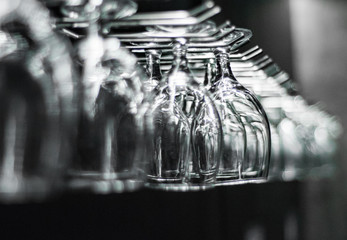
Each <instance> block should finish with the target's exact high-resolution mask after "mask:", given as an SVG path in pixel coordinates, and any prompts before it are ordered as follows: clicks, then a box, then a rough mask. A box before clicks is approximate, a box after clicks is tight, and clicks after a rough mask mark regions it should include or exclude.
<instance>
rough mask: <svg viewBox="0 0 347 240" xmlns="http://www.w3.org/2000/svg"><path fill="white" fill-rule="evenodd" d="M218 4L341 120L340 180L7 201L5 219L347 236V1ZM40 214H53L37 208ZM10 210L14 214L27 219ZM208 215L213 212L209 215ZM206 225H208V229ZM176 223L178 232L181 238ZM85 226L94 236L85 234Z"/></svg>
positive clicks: (167, 6)
mask: <svg viewBox="0 0 347 240" xmlns="http://www.w3.org/2000/svg"><path fill="white" fill-rule="evenodd" d="M136 2H137V3H138V4H139V12H141V11H152V10H154V9H153V8H155V10H183V9H191V8H192V7H194V6H196V5H198V4H200V3H201V2H203V0H137V1H136ZM215 3H216V5H219V6H221V7H222V12H221V13H220V14H218V15H217V16H216V17H215V18H214V20H215V21H216V23H217V24H220V23H222V22H224V21H225V20H226V19H229V20H230V21H231V23H232V24H235V25H236V26H238V27H241V28H248V29H251V30H252V31H253V37H252V39H251V43H252V45H259V46H260V47H261V48H262V49H263V50H264V52H265V53H266V54H268V55H269V56H270V57H271V58H272V59H273V60H274V61H275V62H276V63H278V65H279V66H280V67H281V68H282V69H284V70H285V71H286V72H288V73H289V74H290V76H291V77H292V79H293V80H294V81H295V82H296V84H297V88H298V90H299V93H300V94H301V95H302V96H303V97H304V98H305V99H306V100H307V101H308V103H310V104H314V103H317V102H320V103H321V106H323V109H324V110H325V111H327V112H328V113H330V114H332V115H335V116H337V117H338V118H339V120H340V122H341V123H342V125H343V128H344V129H345V132H344V133H343V136H342V137H341V140H340V149H341V150H340V152H339V153H338V157H337V158H336V166H337V168H336V174H335V175H334V176H333V177H332V178H331V179H310V180H306V181H303V182H298V181H294V182H289V183H281V182H275V183H270V184H269V185H267V184H261V185H259V186H256V187H255V185H252V184H250V185H249V186H235V187H232V188H229V189H228V190H227V189H226V188H221V189H220V190H218V191H214V190H212V191H206V192H198V193H182V194H177V193H162V192H155V191H153V192H150V193H149V194H148V192H146V191H142V192H141V191H140V192H138V193H135V195H130V194H121V195H108V196H104V197H100V196H90V195H86V196H85V195H69V196H63V197H61V198H59V197H58V198H56V199H53V200H52V201H51V202H49V203H43V204H41V205H39V204H33V205H30V207H27V208H26V207H25V206H16V205H12V206H6V205H0V212H2V213H3V216H5V217H3V218H1V219H0V225H2V226H3V224H7V225H5V226H10V225H11V226H10V227H11V229H15V228H17V227H18V229H26V231H24V232H29V233H30V232H31V231H33V232H36V231H37V232H39V234H41V233H42V236H45V237H46V239H47V238H48V239H55V238H54V236H52V234H51V232H54V231H55V234H56V235H55V237H56V238H57V239H58V238H59V237H60V238H59V239H61V238H67V239H69V238H70V237H71V236H76V237H78V236H79V237H81V236H87V235H88V236H89V234H90V233H91V232H92V231H93V230H95V231H98V237H100V238H102V237H105V238H106V237H107V238H109V237H110V233H111V232H113V231H115V232H117V230H118V229H121V230H123V232H124V233H127V234H131V235H122V231H120V232H117V234H118V236H120V239H146V238H144V236H152V235H155V236H159V238H158V239H168V238H169V239H170V238H175V239H177V238H176V236H177V237H182V236H180V235H181V233H183V232H185V230H187V231H186V232H187V235H186V236H187V237H192V238H193V239H195V238H199V239H218V238H220V239H227V238H229V237H230V236H234V234H235V232H236V233H239V234H240V235H243V236H244V238H245V239H248V240H265V239H264V238H265V237H264V236H265V234H264V233H263V232H264V231H267V230H268V229H266V230H264V229H263V228H262V225H261V224H263V225H270V227H271V228H272V229H274V231H273V234H274V235H275V236H278V235H277V233H278V232H279V233H280V234H282V235H283V236H284V239H285V240H294V239H309V240H311V239H312V240H317V239H319V240H321V239H347V191H346V188H347V176H346V174H345V172H347V162H346V161H347V153H346V152H345V151H344V149H345V148H347V134H346V132H347V130H346V129H347V107H346V105H347V95H346V93H345V92H346V90H347V66H346V65H347V50H346V49H347V41H346V39H347V1H344V0H215ZM0 8H1V4H0ZM134 196H135V197H134ZM81 199H83V201H81ZM168 199H169V200H170V201H167V200H168ZM235 199H236V200H235ZM229 200H233V202H227V201H229ZM124 206H125V207H124ZM292 209H294V210H292ZM201 210H203V211H204V212H201ZM40 211H41V212H43V213H40V214H37V213H39V212H40ZM243 211H244V212H243ZM172 213H173V216H172V215H171V214H172ZM187 213H188V215H189V218H187ZM6 216H11V219H12V220H11V221H12V222H16V223H17V225H13V224H12V222H11V221H8V219H7V217H6ZM201 216H209V217H211V218H210V219H209V218H208V219H207V220H206V219H204V218H202V217H201ZM235 216H236V218H235ZM252 217H254V219H256V221H253V219H250V218H252ZM17 218H18V219H17ZM271 218H272V219H271ZM46 219H49V221H46ZM146 219H152V220H153V219H155V220H157V219H159V221H146ZM162 219H165V220H167V219H169V220H171V222H170V221H168V223H165V221H162ZM211 219H212V220H211ZM259 219H260V220H259ZM278 219H279V221H277V220H278ZM17 221H18V222H17ZM181 221H182V222H183V223H185V224H184V226H183V227H182V229H180V231H177V229H170V226H167V228H166V225H169V224H173V223H175V224H177V225H173V226H181V225H180V224H179V223H180V222H181ZM252 221H253V222H255V224H253V222H252ZM257 221H258V222H257ZM47 222H49V223H47ZM76 223H78V224H76ZM204 223H208V224H207V228H206V229H205V228H204V227H206V226H205V225H204ZM221 223H223V224H221ZM72 224H73V225H74V226H73V227H74V234H72V235H69V233H68V231H67V230H68V229H67V226H68V227H70V225H72ZM157 224H159V226H161V227H162V228H160V227H158V226H157ZM160 224H162V225H160ZM233 224H234V225H233ZM252 224H253V225H252ZM115 225H117V226H115ZM182 225H183V224H182ZM39 226H49V227H48V228H46V229H43V231H42V232H41V230H34V229H38V228H39ZM86 226H88V227H86ZM136 227H137V228H138V229H136ZM220 227H222V228H223V229H220ZM57 228H58V229H59V228H60V230H61V229H64V231H62V232H63V233H60V234H58V233H57ZM117 228H118V229H117ZM228 228H230V229H232V228H233V229H232V230H230V229H228ZM238 228H240V229H238ZM280 228H281V229H280ZM282 228H283V229H282ZM141 229H142V231H143V230H145V231H146V232H141ZM151 229H155V231H156V232H155V233H153V232H151ZM167 229H170V230H172V232H170V233H169V234H172V236H171V237H170V236H168V235H169V234H168V232H167V231H166V230H167ZM235 229H236V230H235ZM244 229H246V230H245V231H244ZM279 229H280V230H279ZM51 230H52V231H51ZM221 230H222V231H221ZM276 230H277V231H276ZM81 232H83V233H84V234H85V235H80V234H81ZM219 232H222V233H219ZM244 232H245V233H244ZM196 234H197V235H196ZM274 235H273V236H274ZM0 236H2V235H1V228H0ZM62 236H64V237H62ZM91 236H92V234H91ZM115 236H117V235H115ZM236 236H237V235H236ZM269 236H271V233H270V235H269ZM153 239H155V238H153ZM235 239H238V238H235ZM271 239H278V238H271Z"/></svg>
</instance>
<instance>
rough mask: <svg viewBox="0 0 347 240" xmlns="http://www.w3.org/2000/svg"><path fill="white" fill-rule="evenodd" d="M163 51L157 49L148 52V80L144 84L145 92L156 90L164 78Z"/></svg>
mask: <svg viewBox="0 0 347 240" xmlns="http://www.w3.org/2000/svg"><path fill="white" fill-rule="evenodd" d="M160 57H161V51H160V50H156V49H148V50H146V60H147V65H146V73H147V76H148V79H147V80H146V81H145V82H144V83H143V85H144V87H145V91H148V92H151V91H153V90H154V89H156V88H157V87H158V86H159V84H160V82H161V80H162V78H163V76H162V73H161V70H160Z"/></svg>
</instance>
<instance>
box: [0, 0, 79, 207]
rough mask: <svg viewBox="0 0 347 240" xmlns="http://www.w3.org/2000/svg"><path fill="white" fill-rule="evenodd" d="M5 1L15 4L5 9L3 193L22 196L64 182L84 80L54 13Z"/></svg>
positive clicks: (1, 45)
mask: <svg viewBox="0 0 347 240" xmlns="http://www.w3.org/2000/svg"><path fill="white" fill-rule="evenodd" d="M1 5H2V6H3V7H4V8H2V10H4V9H8V10H9V9H10V8H11V6H12V7H14V8H13V9H12V10H11V11H8V12H6V11H1V12H0V19H1V20H0V39H1V40H0V49H1V50H0V52H1V54H0V55H1V56H0V75H1V77H0V99H1V101H0V198H1V200H8V199H11V200H12V199H13V200H14V201H17V200H18V201H21V200H27V199H32V198H40V197H43V196H44V195H46V194H47V193H50V192H52V191H54V190H58V189H59V188H60V187H62V179H63V178H62V175H63V173H64V170H66V165H67V163H68V162H69V160H71V158H72V155H73V152H74V148H73V146H75V134H74V133H75V129H76V126H77V123H76V113H77V87H78V82H77V80H76V78H75V77H76V76H75V73H74V69H73V67H72V66H73V64H72V60H71V58H70V55H69V51H70V49H69V47H68V45H67V44H66V42H64V41H63V40H62V39H60V38H59V37H58V36H57V35H55V34H54V33H53V31H52V29H51V27H50V22H49V14H48V12H47V11H46V10H45V9H44V8H42V6H41V5H40V4H38V3H37V2H36V1H31V0H28V1H2V3H1ZM56 46H59V47H58V48H57V47H56ZM57 187H58V188H57Z"/></svg>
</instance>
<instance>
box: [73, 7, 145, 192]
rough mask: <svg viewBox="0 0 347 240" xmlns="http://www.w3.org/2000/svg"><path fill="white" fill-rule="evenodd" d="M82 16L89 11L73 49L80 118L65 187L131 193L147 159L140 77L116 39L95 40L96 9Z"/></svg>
mask: <svg viewBox="0 0 347 240" xmlns="http://www.w3.org/2000/svg"><path fill="white" fill-rule="evenodd" d="M89 4H90V3H89ZM91 5H92V4H91ZM85 11H86V12H88V11H92V12H90V14H89V27H88V34H87V37H86V38H85V39H83V40H82V42H80V45H79V55H80V60H81V62H82V63H83V81H82V88H81V93H80V96H81V114H80V119H79V120H80V121H79V129H78V155H77V156H76V158H75V159H74V161H73V164H72V167H71V170H70V187H71V188H73V189H85V190H91V191H94V192H97V193H108V192H124V191H134V190H136V189H138V188H139V187H141V186H142V185H143V177H144V170H143V169H142V166H145V164H144V163H143V161H144V160H146V159H147V158H146V157H145V153H144V151H145V150H144V149H145V148H144V146H145V141H143V138H142V137H143V136H144V134H145V129H144V126H145V124H144V123H145V122H144V120H143V114H142V113H144V112H145V111H144V110H142V109H143V106H142V102H143V100H144V97H145V96H144V91H143V89H142V83H141V81H143V79H145V78H146V77H145V75H144V74H143V73H142V72H141V71H140V69H139V68H137V67H136V58H135V57H134V56H132V55H131V54H130V53H129V52H127V51H126V50H124V49H122V48H120V42H119V41H118V40H117V39H114V38H103V37H101V36H100V35H99V30H98V22H97V21H98V20H97V19H94V17H93V16H94V15H95V12H94V11H100V6H99V5H98V6H85ZM87 15H88V14H87ZM146 131H147V129H146ZM140 157H141V158H142V157H143V158H144V160H141V161H140ZM140 165H141V167H140Z"/></svg>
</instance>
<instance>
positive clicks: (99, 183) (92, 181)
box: [68, 171, 143, 194]
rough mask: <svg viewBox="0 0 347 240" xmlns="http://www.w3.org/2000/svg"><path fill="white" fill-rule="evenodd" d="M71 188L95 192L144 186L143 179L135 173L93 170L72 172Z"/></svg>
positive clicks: (129, 189) (130, 189) (69, 186)
mask: <svg viewBox="0 0 347 240" xmlns="http://www.w3.org/2000/svg"><path fill="white" fill-rule="evenodd" d="M69 178H70V180H69V181H68V188H69V189H70V190H77V191H78V190H79V191H92V192H94V193H100V194H107V193H122V192H133V191H136V190H138V189H139V188H141V187H142V186H143V181H142V180H141V179H137V178H135V177H134V175H133V174H124V173H121V174H118V173H100V172H93V171H79V172H70V174H69Z"/></svg>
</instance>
